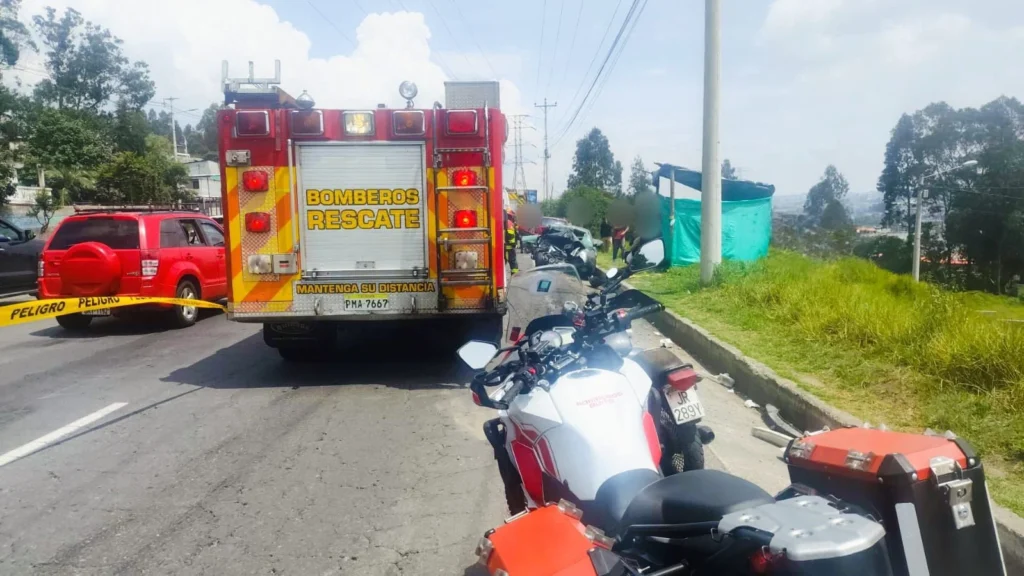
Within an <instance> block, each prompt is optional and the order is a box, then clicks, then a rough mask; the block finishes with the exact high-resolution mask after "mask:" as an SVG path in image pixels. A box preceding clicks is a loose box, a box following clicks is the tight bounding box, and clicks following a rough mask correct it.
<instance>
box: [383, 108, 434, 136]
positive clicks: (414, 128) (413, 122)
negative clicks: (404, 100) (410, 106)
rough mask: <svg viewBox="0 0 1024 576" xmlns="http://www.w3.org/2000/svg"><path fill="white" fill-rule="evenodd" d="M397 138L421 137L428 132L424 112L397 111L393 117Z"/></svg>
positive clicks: (392, 121)
mask: <svg viewBox="0 0 1024 576" xmlns="http://www.w3.org/2000/svg"><path fill="white" fill-rule="evenodd" d="M391 124H392V127H391V129H392V130H394V131H395V136H419V135H421V134H424V133H425V132H426V128H424V124H423V111H422V110H396V111H395V112H393V113H392V115H391Z"/></svg>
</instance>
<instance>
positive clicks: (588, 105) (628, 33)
mask: <svg viewBox="0 0 1024 576" xmlns="http://www.w3.org/2000/svg"><path fill="white" fill-rule="evenodd" d="M646 7H647V0H643V4H642V5H641V6H640V10H639V12H637V15H636V17H635V18H633V22H632V23H631V24H630V25H629V30H627V31H626V35H625V36H623V39H622V48H621V49H620V50H619V51H618V52H616V53H615V56H613V57H612V61H611V65H610V66H609V67H608V73H607V74H605V75H604V76H603V77H602V78H601V80H600V81H599V82H598V85H597V89H596V90H595V91H594V97H593V98H591V99H590V101H589V102H586V104H585V109H584V110H583V112H582V113H581V114H580V120H583V119H584V118H586V117H587V116H588V115H589V114H590V111H591V110H593V108H594V106H595V105H596V104H597V101H598V100H599V99H600V98H601V93H602V92H603V91H604V87H605V86H607V85H608V80H609V79H610V78H611V77H612V72H613V71H614V70H615V67H616V66H617V65H618V63H619V58H621V57H622V53H623V52H625V50H626V44H627V43H628V42H629V39H630V38H631V37H632V36H633V30H635V29H636V25H637V23H638V22H640V14H642V13H643V11H644V8H646ZM564 136H565V134H562V135H561V136H559V138H558V139H557V140H556V141H555V144H554V145H553V146H552V147H555V146H557V145H558V143H559V142H561V140H562V138H563V137H564Z"/></svg>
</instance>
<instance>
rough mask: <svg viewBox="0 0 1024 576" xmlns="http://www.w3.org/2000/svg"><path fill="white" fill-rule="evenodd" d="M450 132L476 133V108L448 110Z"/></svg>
mask: <svg viewBox="0 0 1024 576" xmlns="http://www.w3.org/2000/svg"><path fill="white" fill-rule="evenodd" d="M448 133H449V134H476V110H453V111H451V112H448Z"/></svg>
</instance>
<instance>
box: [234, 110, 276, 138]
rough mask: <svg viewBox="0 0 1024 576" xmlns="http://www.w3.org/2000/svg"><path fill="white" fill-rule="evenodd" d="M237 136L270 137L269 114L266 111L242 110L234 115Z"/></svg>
mask: <svg viewBox="0 0 1024 576" xmlns="http://www.w3.org/2000/svg"><path fill="white" fill-rule="evenodd" d="M235 133H236V134H238V135H239V136H270V114H269V113H267V111H266V110H242V111H239V112H237V113H236V114H235Z"/></svg>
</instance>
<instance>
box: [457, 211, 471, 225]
mask: <svg viewBox="0 0 1024 576" xmlns="http://www.w3.org/2000/svg"><path fill="white" fill-rule="evenodd" d="M455 227H456V228H476V212H475V211H473V210H456V211H455Z"/></svg>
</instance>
